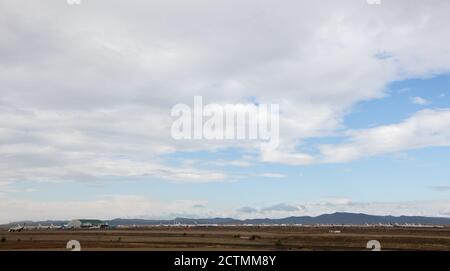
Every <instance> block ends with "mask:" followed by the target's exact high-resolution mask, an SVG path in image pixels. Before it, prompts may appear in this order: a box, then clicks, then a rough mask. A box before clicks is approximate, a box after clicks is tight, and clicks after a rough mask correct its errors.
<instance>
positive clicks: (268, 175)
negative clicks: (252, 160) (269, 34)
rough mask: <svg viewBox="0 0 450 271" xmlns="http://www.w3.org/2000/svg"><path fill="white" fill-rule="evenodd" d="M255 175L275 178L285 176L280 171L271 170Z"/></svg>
mask: <svg viewBox="0 0 450 271" xmlns="http://www.w3.org/2000/svg"><path fill="white" fill-rule="evenodd" d="M257 176H260V177H264V178H275V179H282V178H286V175H284V174H281V173H273V172H267V173H261V174H258V175H257Z"/></svg>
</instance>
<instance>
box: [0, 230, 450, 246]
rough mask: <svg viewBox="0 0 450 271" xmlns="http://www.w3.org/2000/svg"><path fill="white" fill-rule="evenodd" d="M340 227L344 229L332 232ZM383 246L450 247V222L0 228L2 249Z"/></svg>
mask: <svg viewBox="0 0 450 271" xmlns="http://www.w3.org/2000/svg"><path fill="white" fill-rule="evenodd" d="M330 230H340V231H341V233H330ZM373 239H375V240H378V241H379V242H380V243H381V247H382V250H446V251H450V228H449V227H447V228H440V229H438V228H339V227H336V228H305V227H256V226H255V227H191V228H184V227H172V228H168V227H158V228H140V229H126V230H125V229H123V230H79V231H71V230H42V231H22V232H15V233H14V232H11V233H10V232H7V231H6V230H0V250H66V249H65V247H66V243H67V242H68V241H69V240H78V241H79V242H80V243H81V247H82V250H367V249H366V248H365V247H366V243H367V242H368V241H369V240H373Z"/></svg>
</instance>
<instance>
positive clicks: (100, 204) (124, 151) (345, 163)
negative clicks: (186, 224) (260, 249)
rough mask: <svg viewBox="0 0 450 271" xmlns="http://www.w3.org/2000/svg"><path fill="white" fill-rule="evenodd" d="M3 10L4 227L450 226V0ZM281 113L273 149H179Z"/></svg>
mask: <svg viewBox="0 0 450 271" xmlns="http://www.w3.org/2000/svg"><path fill="white" fill-rule="evenodd" d="M370 2H371V1H366V0H343V1H333V0H318V1H299V0H296V1H294V0H287V1H283V3H282V4H281V3H280V2H279V1H268V0H245V1H237V0H236V1H235V0H226V1H225V0H217V1H206V0H190V1H186V0H183V1H182V0H164V1H162V0H154V1H137V0H131V1H119V0H108V1H106V0H81V2H80V3H79V4H77V3H76V1H75V2H74V1H66V0H48V1H26V0H2V1H1V2H0V94H1V95H0V223H7V222H11V221H19V220H46V219H73V218H99V219H112V218H118V217H120V218H175V217H193V218H195V217H234V218H257V217H258V218H259V217H271V218H276V217H287V216H302V215H312V216H315V215H320V214H323V213H332V212H337V211H339V212H361V213H367V214H376V215H425V216H441V217H450V174H449V173H450V171H449V168H450V148H449V147H450V50H449V48H448V44H449V43H450V28H449V27H448V25H449V24H450V17H449V16H448V14H450V1H447V0H428V1H426V0H382V1H381V2H380V4H369V3H370ZM194 96H201V97H203V100H204V102H205V103H216V104H220V105H223V104H237V103H239V104H246V103H266V104H278V105H279V109H280V115H279V118H280V127H279V136H280V144H279V146H278V148H277V149H274V150H270V151H264V150H261V149H260V148H259V147H258V144H255V142H252V141H242V140H228V141H222V140H175V139H174V138H172V136H171V125H172V123H173V121H174V118H173V117H172V116H171V109H172V107H173V106H174V105H176V104H180V103H183V104H187V105H192V104H193V101H194Z"/></svg>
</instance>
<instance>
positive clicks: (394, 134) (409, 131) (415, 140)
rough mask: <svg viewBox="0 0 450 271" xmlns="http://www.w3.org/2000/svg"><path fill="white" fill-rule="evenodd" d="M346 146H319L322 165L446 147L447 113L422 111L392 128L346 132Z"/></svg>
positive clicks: (449, 122)
mask: <svg viewBox="0 0 450 271" xmlns="http://www.w3.org/2000/svg"><path fill="white" fill-rule="evenodd" d="M347 135H348V136H349V138H350V139H349V142H348V143H344V144H337V145H323V146H321V148H320V149H321V153H322V155H323V161H324V162H327V163H339V162H348V161H351V160H354V159H358V158H361V157H368V156H373V155H379V154H385V153H393V152H401V151H405V150H411V149H417V148H424V147H442V146H450V110H449V109H442V110H431V109H426V110H422V111H419V112H417V113H415V114H414V115H413V116H411V117H410V118H409V119H406V120H405V121H403V122H401V123H398V124H392V125H385V126H379V127H375V128H370V129H365V130H354V131H349V132H347Z"/></svg>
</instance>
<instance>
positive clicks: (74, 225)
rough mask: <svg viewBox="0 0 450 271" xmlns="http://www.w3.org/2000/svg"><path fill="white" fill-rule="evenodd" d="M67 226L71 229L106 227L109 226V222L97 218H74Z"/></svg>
mask: <svg viewBox="0 0 450 271" xmlns="http://www.w3.org/2000/svg"><path fill="white" fill-rule="evenodd" d="M67 227H68V228H70V229H90V228H99V229H106V228H108V224H107V223H105V222H103V221H101V220H96V219H74V220H71V221H70V222H69V223H68V224H67Z"/></svg>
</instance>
